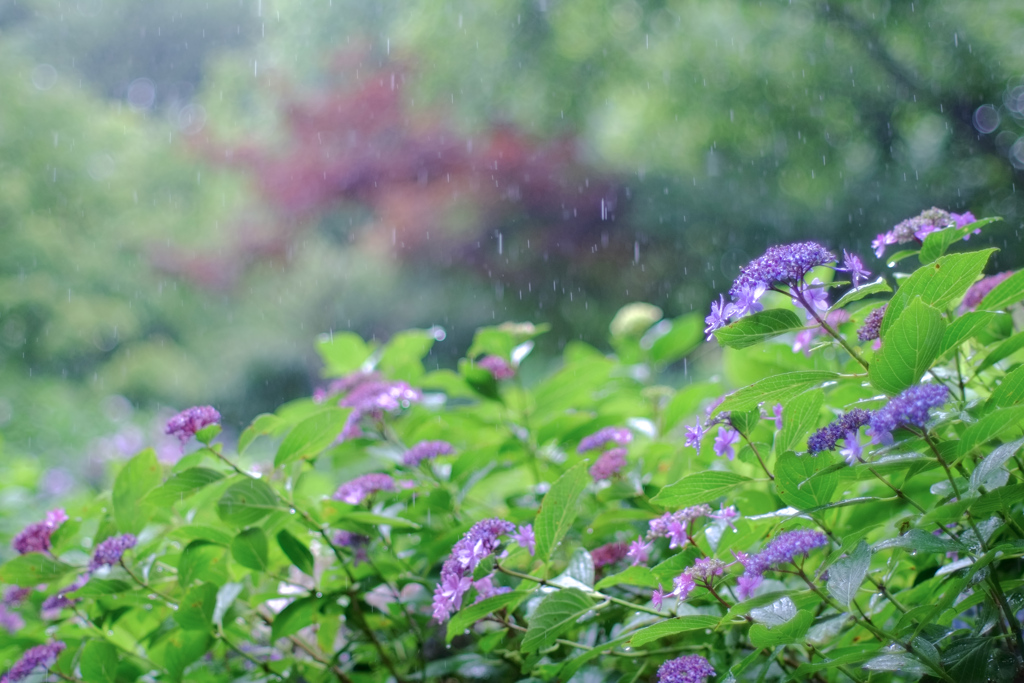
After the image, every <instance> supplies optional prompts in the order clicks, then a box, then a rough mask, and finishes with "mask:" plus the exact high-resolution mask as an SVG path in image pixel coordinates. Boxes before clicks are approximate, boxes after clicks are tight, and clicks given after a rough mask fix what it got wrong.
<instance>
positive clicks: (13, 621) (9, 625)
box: [0, 604, 25, 635]
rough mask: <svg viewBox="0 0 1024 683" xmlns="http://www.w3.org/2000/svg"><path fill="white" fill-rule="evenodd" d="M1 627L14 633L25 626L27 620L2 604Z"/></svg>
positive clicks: (0, 609)
mask: <svg viewBox="0 0 1024 683" xmlns="http://www.w3.org/2000/svg"><path fill="white" fill-rule="evenodd" d="M0 628H2V629H4V630H5V631H7V632H8V633H10V634H11V635H14V634H15V633H17V632H18V631H20V630H21V629H23V628H25V620H24V619H22V618H21V615H20V614H18V613H17V612H11V611H10V610H8V609H7V606H6V605H2V604H0Z"/></svg>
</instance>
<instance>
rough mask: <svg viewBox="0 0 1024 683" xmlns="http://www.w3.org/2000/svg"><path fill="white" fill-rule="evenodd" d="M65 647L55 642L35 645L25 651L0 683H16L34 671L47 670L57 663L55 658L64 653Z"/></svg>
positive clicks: (61, 643) (57, 641)
mask: <svg viewBox="0 0 1024 683" xmlns="http://www.w3.org/2000/svg"><path fill="white" fill-rule="evenodd" d="M66 647H67V645H66V644H64V643H63V642H61V641H59V640H56V641H54V642H52V643H44V644H43V645H36V646H35V647H32V648H29V649H28V650H26V651H25V654H23V655H22V656H21V659H19V660H18V661H17V662H15V663H14V666H12V667H11V668H10V670H9V671H8V672H7V673H5V674H4V675H3V677H0V683H17V682H18V681H23V680H25V679H26V678H28V677H29V675H30V674H31V673H32V672H33V671H35V670H36V669H39V668H43V669H49V668H50V667H52V666H53V665H54V664H56V663H57V656H58V655H60V653H61V652H63V651H64V648H66Z"/></svg>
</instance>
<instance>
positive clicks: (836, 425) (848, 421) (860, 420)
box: [807, 408, 871, 455]
mask: <svg viewBox="0 0 1024 683" xmlns="http://www.w3.org/2000/svg"><path fill="white" fill-rule="evenodd" d="M870 420H871V413H869V412H868V411H866V410H863V409H862V408H854V409H853V410H851V411H850V412H848V413H846V414H845V415H841V416H839V417H838V418H837V419H835V420H833V421H832V422H830V423H829V424H828V425H826V426H824V427H822V428H821V429H819V430H818V431H816V432H814V434H811V437H810V438H809V439H807V452H808V453H810V454H811V455H815V454H817V453H820V452H821V451H833V450H835V448H836V442H837V441H839V440H840V439H845V438H846V435H847V434H849V433H850V432H856V431H857V430H858V429H860V428H861V427H863V426H864V425H866V424H868V422H869V421H870Z"/></svg>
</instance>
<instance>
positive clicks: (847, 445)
mask: <svg viewBox="0 0 1024 683" xmlns="http://www.w3.org/2000/svg"><path fill="white" fill-rule="evenodd" d="M844 439H845V441H844V444H843V447H842V448H840V449H839V455H841V456H843V458H844V459H845V460H846V464H847V465H853V464H854V463H856V462H857V461H858V460H862V458H861V455H862V454H863V453H864V446H863V445H862V444H861V442H860V432H859V431H851V432H846V436H845V437H844Z"/></svg>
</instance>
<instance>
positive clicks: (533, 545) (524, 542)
mask: <svg viewBox="0 0 1024 683" xmlns="http://www.w3.org/2000/svg"><path fill="white" fill-rule="evenodd" d="M512 540H513V541H515V542H516V543H518V544H519V547H520V548H526V550H527V551H529V553H530V554H531V555H533V553H534V551H536V550H537V537H536V536H535V535H534V533H533V525H532V524H524V525H523V526H520V527H517V528H516V530H515V533H513V534H512Z"/></svg>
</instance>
